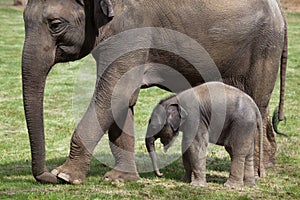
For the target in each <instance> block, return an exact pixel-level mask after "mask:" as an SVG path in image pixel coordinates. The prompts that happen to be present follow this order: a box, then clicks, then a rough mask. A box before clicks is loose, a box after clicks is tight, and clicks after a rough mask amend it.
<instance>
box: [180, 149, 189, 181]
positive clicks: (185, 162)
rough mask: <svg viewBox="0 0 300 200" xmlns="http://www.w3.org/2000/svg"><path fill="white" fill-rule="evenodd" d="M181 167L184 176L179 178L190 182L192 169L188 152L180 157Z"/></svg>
mask: <svg viewBox="0 0 300 200" xmlns="http://www.w3.org/2000/svg"><path fill="white" fill-rule="evenodd" d="M182 161H183V166H184V169H185V173H184V176H183V177H182V178H181V180H182V181H185V182H188V183H190V182H192V167H191V162H190V159H189V152H184V153H183V155H182Z"/></svg>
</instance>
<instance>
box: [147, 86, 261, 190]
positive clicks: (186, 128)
mask: <svg viewBox="0 0 300 200" xmlns="http://www.w3.org/2000/svg"><path fill="white" fill-rule="evenodd" d="M179 131H182V132H183V135H182V147H181V148H182V152H183V156H182V159H183V164H184V168H185V175H184V179H185V180H186V181H188V182H191V185H194V186H205V185H206V173H205V168H206V149H207V145H208V142H211V143H214V144H218V145H222V146H225V149H226V151H227V152H228V153H229V155H230V158H231V167H230V175H229V178H228V179H227V181H226V183H225V184H224V185H225V186H228V187H238V188H239V187H243V186H244V185H248V186H253V185H255V172H254V171H255V170H256V174H258V175H259V176H264V168H263V164H262V151H263V149H262V137H263V131H262V119H261V115H260V111H259V109H258V107H257V106H256V104H255V102H254V101H253V100H252V99H251V97H250V96H248V95H247V94H245V93H244V92H242V91H241V90H239V89H237V88H235V87H232V86H229V85H226V84H223V83H221V82H208V83H205V84H202V85H199V86H197V87H194V88H191V89H189V90H186V91H184V92H182V93H179V94H178V95H177V96H171V97H170V98H167V99H165V100H162V101H161V102H160V103H159V104H158V105H157V106H156V107H155V108H154V110H153V112H152V115H151V118H150V120H149V125H148V129H147V134H146V146H147V150H148V152H149V154H150V157H151V159H152V163H153V167H154V170H155V173H156V175H157V176H162V174H161V173H160V172H159V168H158V165H157V158H156V152H155V146H154V142H155V140H156V139H158V138H160V141H161V142H162V144H163V145H164V149H165V151H167V149H168V148H169V147H170V145H171V144H172V143H173V141H174V140H175V138H176V136H177V135H178V133H179ZM255 141H257V142H259V160H258V161H257V163H256V162H255V167H254V160H253V154H254V147H255Z"/></svg>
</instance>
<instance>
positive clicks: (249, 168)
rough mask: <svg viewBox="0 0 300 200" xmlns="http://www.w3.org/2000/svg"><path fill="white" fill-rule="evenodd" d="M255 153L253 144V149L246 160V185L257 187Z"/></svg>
mask: <svg viewBox="0 0 300 200" xmlns="http://www.w3.org/2000/svg"><path fill="white" fill-rule="evenodd" d="M253 152H254V143H253V147H252V148H251V150H250V153H249V155H247V156H246V159H245V166H244V185H247V186H255V176H254V161H253V158H254V156H253V154H254V153H253Z"/></svg>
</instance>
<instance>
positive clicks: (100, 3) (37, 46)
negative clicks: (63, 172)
mask: <svg viewBox="0 0 300 200" xmlns="http://www.w3.org/2000/svg"><path fill="white" fill-rule="evenodd" d="M113 14H114V13H113V7H112V4H111V2H110V0H29V1H28V4H27V6H26V8H25V10H24V22H25V33H26V38H25V42H24V48H23V55H22V83H23V101H24V109H25V116H26V122H27V128H28V133H29V138H30V145H31V156H32V172H33V175H34V177H35V178H36V179H37V180H38V181H40V182H56V178H55V177H54V176H52V175H51V174H50V173H49V172H48V171H47V169H46V166H45V141H44V119H43V97H44V88H45V82H46V77H47V74H48V73H49V71H50V70H51V68H52V66H53V65H55V64H56V63H58V62H68V61H73V60H77V59H80V58H82V57H84V56H85V55H87V54H88V53H90V52H91V50H92V49H93V48H94V45H95V42H96V38H97V36H98V34H99V28H100V27H102V26H104V25H105V24H107V23H108V22H109V21H110V20H111V19H112V17H113ZM100 30H101V29H100Z"/></svg>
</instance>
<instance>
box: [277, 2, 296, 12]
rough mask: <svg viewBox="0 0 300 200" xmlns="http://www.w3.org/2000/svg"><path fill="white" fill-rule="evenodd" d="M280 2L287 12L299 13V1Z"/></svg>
mask: <svg viewBox="0 0 300 200" xmlns="http://www.w3.org/2000/svg"><path fill="white" fill-rule="evenodd" d="M280 2H281V5H282V7H283V8H284V9H285V10H287V12H300V0H281V1H280Z"/></svg>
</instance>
